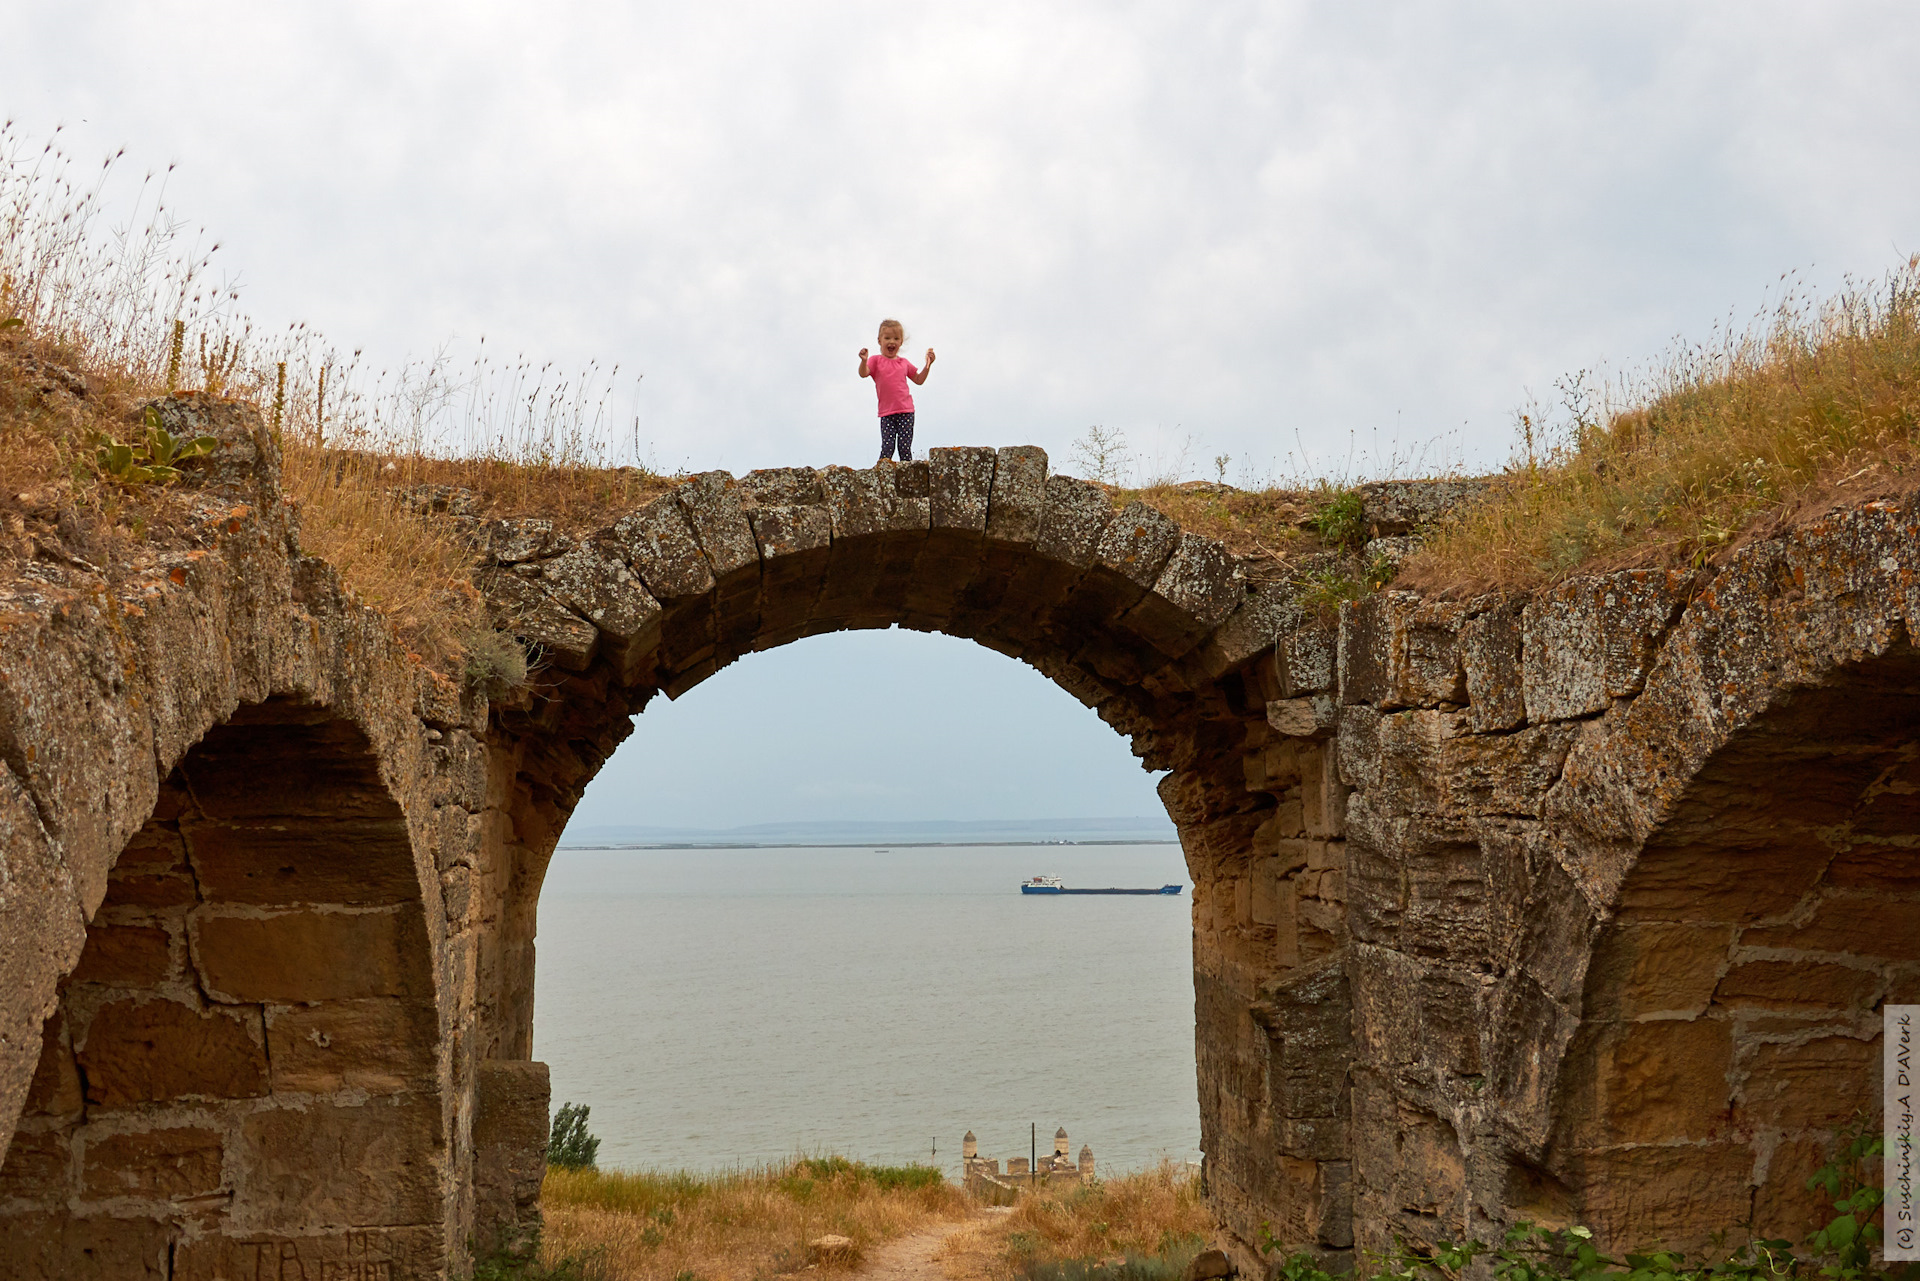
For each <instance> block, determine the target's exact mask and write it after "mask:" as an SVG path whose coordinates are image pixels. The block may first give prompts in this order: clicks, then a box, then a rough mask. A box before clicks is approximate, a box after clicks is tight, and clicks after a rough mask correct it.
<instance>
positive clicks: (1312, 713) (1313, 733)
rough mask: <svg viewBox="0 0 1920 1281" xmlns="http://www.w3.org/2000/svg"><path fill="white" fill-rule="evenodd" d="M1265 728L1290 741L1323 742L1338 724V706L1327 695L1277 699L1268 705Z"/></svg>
mask: <svg viewBox="0 0 1920 1281" xmlns="http://www.w3.org/2000/svg"><path fill="white" fill-rule="evenodd" d="M1267 724H1269V725H1271V726H1272V727H1273V728H1274V729H1275V730H1277V731H1279V732H1280V733H1282V734H1285V735H1287V736H1288V737H1290V738H1325V737H1327V736H1328V735H1330V734H1332V733H1333V731H1334V730H1335V729H1336V728H1338V726H1339V724H1340V706H1339V704H1338V703H1336V702H1335V701H1334V699H1333V697H1332V696H1331V695H1328V694H1310V695H1306V696H1303V697H1300V698H1283V699H1276V700H1274V701H1273V702H1270V703H1268V704H1267Z"/></svg>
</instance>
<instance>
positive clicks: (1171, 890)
mask: <svg viewBox="0 0 1920 1281" xmlns="http://www.w3.org/2000/svg"><path fill="white" fill-rule="evenodd" d="M1180 889H1181V887H1180V886H1178V885H1162V886H1161V887H1160V888H1159V889H1157V890H1154V889H1145V890H1133V889H1120V888H1116V887H1111V886H1110V887H1108V888H1106V889H1097V890H1096V889H1086V890H1083V889H1068V888H1067V886H1066V884H1065V882H1063V881H1062V880H1061V879H1060V878H1059V877H1057V876H1036V877H1034V878H1033V879H1032V880H1030V881H1022V882H1020V892H1021V893H1022V894H1178V893H1179V892H1180Z"/></svg>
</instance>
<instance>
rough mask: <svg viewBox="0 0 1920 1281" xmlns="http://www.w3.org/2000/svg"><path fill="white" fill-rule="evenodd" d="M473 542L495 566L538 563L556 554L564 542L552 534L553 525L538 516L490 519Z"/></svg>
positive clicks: (481, 527)
mask: <svg viewBox="0 0 1920 1281" xmlns="http://www.w3.org/2000/svg"><path fill="white" fill-rule="evenodd" d="M475 541H476V542H477V543H478V544H479V547H480V551H481V554H482V555H484V556H486V557H488V558H489V559H491V560H492V561H493V562H494V563H495V564H497V565H517V564H519V563H520V562H522V561H529V560H539V559H540V558H541V557H543V556H550V555H552V554H553V553H554V552H555V551H557V550H558V549H559V547H560V545H561V544H562V543H564V542H565V539H563V538H558V537H556V536H555V535H554V532H553V522H552V521H550V520H542V519H539V518H537V517H522V518H518V519H512V520H490V521H487V522H486V523H485V524H483V525H481V526H480V529H479V531H478V534H477V536H476V538H475Z"/></svg>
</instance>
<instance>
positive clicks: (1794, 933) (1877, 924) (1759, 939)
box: [1741, 850, 1920, 961]
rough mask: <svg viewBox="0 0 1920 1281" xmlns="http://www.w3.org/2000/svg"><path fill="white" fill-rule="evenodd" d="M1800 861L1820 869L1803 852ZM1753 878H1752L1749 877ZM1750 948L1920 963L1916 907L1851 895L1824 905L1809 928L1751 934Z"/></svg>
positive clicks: (1786, 927)
mask: <svg viewBox="0 0 1920 1281" xmlns="http://www.w3.org/2000/svg"><path fill="white" fill-rule="evenodd" d="M1792 853H1793V854H1795V855H1797V856H1798V857H1797V859H1796V862H1798V863H1799V864H1800V865H1802V867H1804V866H1805V865H1806V864H1809V863H1811V864H1813V865H1814V866H1815V867H1817V866H1818V862H1817V861H1816V860H1814V859H1809V858H1806V857H1805V856H1804V854H1802V852H1801V851H1798V850H1794V851H1792ZM1749 874H1751V873H1749ZM1741 943H1742V944H1743V946H1746V947H1780V948H1793V949H1795V950H1798V951H1806V952H1834V953H1843V954H1848V955H1854V956H1877V957H1885V958H1887V959H1889V960H1895V961H1916V960H1920V930H1915V929H1914V928H1913V905H1912V904H1911V903H1905V902H1901V901H1899V900H1897V899H1886V898H1877V897H1876V898H1865V897H1854V896H1852V895H1847V896H1836V897H1832V898H1826V899H1823V900H1821V902H1820V904H1819V906H1818V907H1816V908H1815V909H1814V912H1813V917H1812V919H1810V920H1809V921H1807V923H1806V924H1804V925H1800V926H1792V925H1766V926H1755V927H1753V928H1752V929H1749V930H1748V931H1747V932H1746V934H1745V935H1744V936H1743V937H1742V939H1741Z"/></svg>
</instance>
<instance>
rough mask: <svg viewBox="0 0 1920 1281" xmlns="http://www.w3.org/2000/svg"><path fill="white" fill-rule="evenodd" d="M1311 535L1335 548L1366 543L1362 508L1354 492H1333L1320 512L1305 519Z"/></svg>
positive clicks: (1365, 515) (1364, 512)
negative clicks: (1315, 535) (1316, 535)
mask: <svg viewBox="0 0 1920 1281" xmlns="http://www.w3.org/2000/svg"><path fill="white" fill-rule="evenodd" d="M1307 525H1308V527H1309V528H1311V529H1312V530H1313V532H1314V533H1316V534H1318V535H1320V537H1321V538H1322V539H1323V540H1325V541H1326V542H1328V543H1330V544H1332V545H1333V546H1335V547H1358V546H1360V545H1361V544H1362V543H1364V542H1366V541H1367V513H1366V506H1365V504H1364V503H1363V502H1362V501H1361V499H1360V491H1359V490H1357V489H1335V490H1331V491H1330V492H1329V493H1328V494H1327V498H1326V501H1325V502H1324V503H1322V504H1321V505H1320V509H1319V510H1318V511H1316V512H1314V513H1313V515H1311V516H1309V517H1307Z"/></svg>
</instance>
